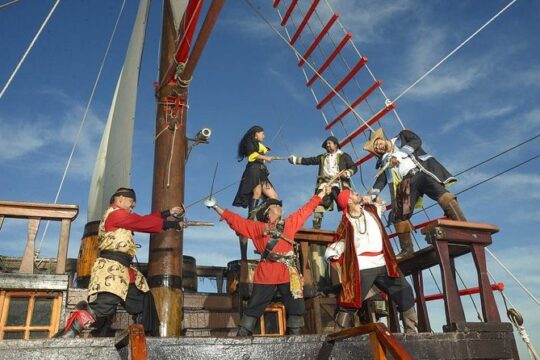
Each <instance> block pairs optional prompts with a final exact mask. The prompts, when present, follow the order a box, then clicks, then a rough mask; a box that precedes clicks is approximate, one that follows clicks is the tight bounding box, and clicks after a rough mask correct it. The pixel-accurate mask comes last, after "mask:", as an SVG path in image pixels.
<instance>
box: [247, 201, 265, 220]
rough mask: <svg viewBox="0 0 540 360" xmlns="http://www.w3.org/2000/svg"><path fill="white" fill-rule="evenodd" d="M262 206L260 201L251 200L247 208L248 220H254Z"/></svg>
mask: <svg viewBox="0 0 540 360" xmlns="http://www.w3.org/2000/svg"><path fill="white" fill-rule="evenodd" d="M262 204H263V201H262V199H251V200H250V201H249V206H248V219H252V220H253V219H255V216H256V215H257V211H259V209H260V206H261V205H262Z"/></svg>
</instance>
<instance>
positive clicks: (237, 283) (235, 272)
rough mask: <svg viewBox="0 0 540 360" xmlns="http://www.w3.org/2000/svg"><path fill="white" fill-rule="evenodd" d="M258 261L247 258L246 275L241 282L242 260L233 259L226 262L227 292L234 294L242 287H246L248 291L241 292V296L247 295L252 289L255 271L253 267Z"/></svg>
mask: <svg viewBox="0 0 540 360" xmlns="http://www.w3.org/2000/svg"><path fill="white" fill-rule="evenodd" d="M258 263H259V262H258V261H257V260H248V261H247V265H248V266H247V268H248V271H247V276H246V279H245V280H243V281H242V283H241V280H240V279H241V278H240V275H241V268H242V260H234V261H230V262H229V263H227V292H228V293H229V294H235V293H236V292H238V291H239V290H240V288H241V285H242V287H244V286H245V287H246V288H247V291H248V292H249V293H246V294H241V295H242V297H249V296H250V295H251V291H252V290H253V274H254V273H255V268H256V267H257V264H258Z"/></svg>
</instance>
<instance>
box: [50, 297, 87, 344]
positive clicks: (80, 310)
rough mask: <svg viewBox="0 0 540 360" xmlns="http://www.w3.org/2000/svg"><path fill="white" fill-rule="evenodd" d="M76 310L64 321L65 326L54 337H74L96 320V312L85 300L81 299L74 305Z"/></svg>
mask: <svg viewBox="0 0 540 360" xmlns="http://www.w3.org/2000/svg"><path fill="white" fill-rule="evenodd" d="M75 308H76V310H75V311H74V312H73V313H72V314H71V316H70V317H69V319H68V320H67V321H66V327H65V328H64V329H63V330H60V331H59V332H58V333H57V334H56V335H54V337H56V338H74V337H77V336H79V335H80V334H81V332H82V331H83V330H88V329H90V326H91V325H92V324H94V323H95V322H96V318H97V316H96V314H95V313H94V311H93V310H92V308H91V307H90V305H88V303H87V302H86V301H81V302H79V303H78V304H77V305H75Z"/></svg>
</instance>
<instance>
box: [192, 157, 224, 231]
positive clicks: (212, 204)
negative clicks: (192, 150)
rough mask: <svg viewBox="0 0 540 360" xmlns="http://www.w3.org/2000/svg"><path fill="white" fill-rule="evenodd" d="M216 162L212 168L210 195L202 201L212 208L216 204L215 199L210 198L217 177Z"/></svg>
mask: <svg viewBox="0 0 540 360" xmlns="http://www.w3.org/2000/svg"><path fill="white" fill-rule="evenodd" d="M218 164H219V163H218V162H217V163H216V167H215V168H214V176H213V177H212V185H210V195H208V197H207V198H206V200H204V204H205V205H206V206H214V205H216V204H217V201H216V199H215V198H214V197H213V196H212V193H213V192H214V182H215V181H216V175H217V168H218ZM194 226H214V224H212V225H194Z"/></svg>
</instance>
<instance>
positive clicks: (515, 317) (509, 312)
mask: <svg viewBox="0 0 540 360" xmlns="http://www.w3.org/2000/svg"><path fill="white" fill-rule="evenodd" d="M488 274H489V272H488ZM489 275H490V276H491V274H489ZM499 292H500V293H501V297H502V299H503V303H504V307H505V308H506V316H507V317H508V319H510V322H512V324H513V325H514V326H515V327H516V330H517V331H518V333H519V336H520V337H521V339H522V340H523V342H524V343H525V345H526V346H527V351H528V352H529V356H530V358H531V359H533V360H538V359H540V357H539V356H538V353H537V352H536V349H535V348H534V346H533V344H532V343H531V340H530V339H529V334H527V331H526V330H525V326H523V316H522V315H521V313H520V312H519V311H517V310H516V308H515V306H514V305H513V304H512V302H511V301H510V299H508V298H507V297H506V295H505V294H504V292H503V291H499ZM507 301H508V302H509V303H510V305H511V306H512V308H510V309H509V308H508V304H507Z"/></svg>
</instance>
